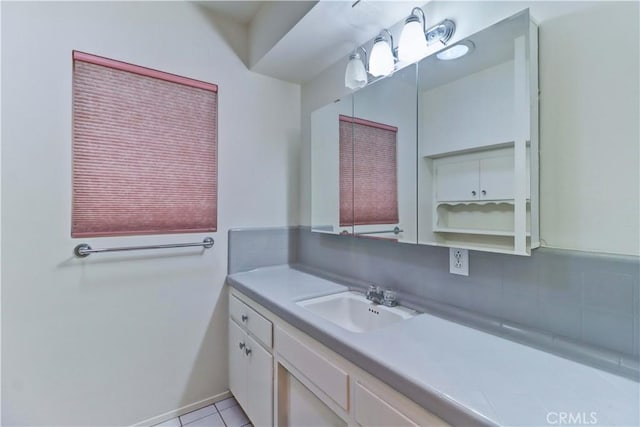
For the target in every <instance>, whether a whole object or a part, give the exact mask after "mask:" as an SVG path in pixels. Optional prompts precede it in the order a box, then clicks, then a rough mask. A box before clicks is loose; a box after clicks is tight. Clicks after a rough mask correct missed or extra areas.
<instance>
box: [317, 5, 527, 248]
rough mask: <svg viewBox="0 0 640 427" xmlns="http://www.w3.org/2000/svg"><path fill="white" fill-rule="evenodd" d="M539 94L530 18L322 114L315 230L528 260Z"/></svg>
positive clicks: (514, 20) (510, 22) (512, 20)
mask: <svg viewBox="0 0 640 427" xmlns="http://www.w3.org/2000/svg"><path fill="white" fill-rule="evenodd" d="M465 51H466V54H464V55H462V56H459V57H457V58H456V56H457V55H458V54H459V52H465ZM537 94H538V77H537V27H536V26H535V24H534V23H533V22H532V21H531V19H530V16H529V12H528V10H525V11H523V12H520V13H518V14H516V15H514V16H511V17H509V18H507V19H505V20H503V21H500V22H498V23H496V24H494V25H492V26H491V27H489V28H486V29H484V30H482V31H480V32H478V33H476V34H473V35H470V36H468V37H466V38H464V39H463V40H460V41H459V42H457V43H455V45H452V46H450V47H449V48H447V49H446V50H441V51H440V52H439V53H438V54H434V55H430V56H428V57H426V58H424V59H423V60H422V61H420V62H419V63H418V64H414V65H411V66H408V67H405V68H403V69H401V70H399V71H396V72H395V73H394V74H393V75H391V76H389V77H386V78H384V79H381V80H378V81H376V82H374V83H371V84H369V85H367V86H366V87H365V88H363V89H361V90H359V91H357V92H355V93H353V94H352V95H350V96H348V97H345V98H344V99H341V100H340V101H339V102H335V103H333V104H330V105H328V106H325V107H323V108H320V109H318V110H317V111H315V112H314V113H312V117H311V119H312V120H311V122H312V124H311V140H312V168H313V171H312V192H313V194H312V229H313V230H314V231H320V232H329V233H340V234H353V235H356V236H366V237H376V238H385V239H393V240H396V241H400V242H406V243H420V244H428V245H438V246H448V247H460V248H468V249H474V250H482V251H490V252H500V253H511V254H518V255H528V254H530V253H531V249H532V248H535V247H537V246H539V243H538V242H539V238H538V97H537Z"/></svg>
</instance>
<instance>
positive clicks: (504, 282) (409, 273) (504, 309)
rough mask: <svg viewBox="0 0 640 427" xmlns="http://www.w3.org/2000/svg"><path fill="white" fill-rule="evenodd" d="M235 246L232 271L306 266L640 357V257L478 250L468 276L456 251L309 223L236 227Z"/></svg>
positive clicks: (418, 302) (427, 303)
mask: <svg viewBox="0 0 640 427" xmlns="http://www.w3.org/2000/svg"><path fill="white" fill-rule="evenodd" d="M229 245H230V248H229V272H230V273H233V272H237V271H243V270H248V269H252V268H257V267H261V266H266V265H275V264H282V263H299V264H302V265H303V266H306V267H308V268H311V269H315V270H321V271H322V272H324V273H326V274H329V275H333V276H337V277H343V278H346V279H349V280H351V281H353V283H359V284H360V285H361V286H365V285H366V284H369V283H374V284H377V285H379V286H383V287H385V288H391V289H395V290H396V291H398V294H399V298H400V300H401V301H403V302H405V303H409V304H410V305H413V306H418V307H420V306H423V307H431V306H433V304H434V303H440V304H444V305H446V306H454V307H458V308H461V309H464V310H466V311H469V312H471V313H469V315H473V313H475V314H477V315H480V316H487V317H489V318H493V319H496V320H497V321H498V322H499V323H501V324H506V325H507V326H508V325H512V326H513V331H514V332H513V335H514V336H517V335H518V334H520V332H519V329H518V325H521V326H522V327H524V328H525V329H529V330H538V331H540V332H542V333H546V334H551V335H552V336H555V337H557V338H558V339H559V340H562V339H566V341H567V342H578V343H582V344H585V345H587V346H593V347H594V348H600V349H602V350H603V351H605V352H606V351H611V352H616V353H622V354H627V355H628V356H630V357H628V358H627V360H628V362H627V364H634V363H636V362H635V361H637V359H638V354H639V351H638V350H639V348H638V347H639V342H638V341H639V338H638V335H639V334H640V325H638V322H639V313H638V312H639V306H640V303H639V302H638V300H639V299H640V262H639V260H638V258H637V257H629V256H611V255H600V254H592V253H583V252H576V251H565V250H555V249H546V248H542V249H536V250H534V251H533V255H532V256H531V257H520V256H511V255H500V254H491V253H483V252H470V260H469V267H470V269H469V276H468V277H464V276H456V275H453V274H450V273H449V272H448V269H449V261H448V258H449V251H448V249H447V248H440V247H433V246H422V245H409V244H402V243H394V242H390V241H384V240H379V239H367V238H353V237H350V236H335V235H327V234H321V233H312V232H311V231H310V230H309V229H308V228H305V227H300V228H290V229H287V228H281V229H254V230H251V229H242V230H232V231H230V233H229ZM287 245H289V246H288V247H287ZM509 327H511V326H509ZM563 337H564V338H563ZM554 339H555V338H554ZM603 354H605V353H603ZM606 357H608V356H606V355H605V356H603V358H606Z"/></svg>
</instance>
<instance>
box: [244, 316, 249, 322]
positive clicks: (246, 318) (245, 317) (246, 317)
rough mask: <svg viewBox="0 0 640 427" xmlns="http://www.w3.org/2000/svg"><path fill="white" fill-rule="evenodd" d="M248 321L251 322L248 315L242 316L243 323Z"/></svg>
mask: <svg viewBox="0 0 640 427" xmlns="http://www.w3.org/2000/svg"><path fill="white" fill-rule="evenodd" d="M247 320H249V316H247V315H246V314H243V315H242V321H243V322H246V321H247Z"/></svg>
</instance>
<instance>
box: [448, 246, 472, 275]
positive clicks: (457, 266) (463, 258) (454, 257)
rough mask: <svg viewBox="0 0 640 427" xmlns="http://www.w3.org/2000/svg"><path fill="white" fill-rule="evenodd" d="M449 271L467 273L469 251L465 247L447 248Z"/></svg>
mask: <svg viewBox="0 0 640 427" xmlns="http://www.w3.org/2000/svg"><path fill="white" fill-rule="evenodd" d="M449 273H452V274H459V275H461V276H468V275H469V251H468V250H467V249H459V248H449Z"/></svg>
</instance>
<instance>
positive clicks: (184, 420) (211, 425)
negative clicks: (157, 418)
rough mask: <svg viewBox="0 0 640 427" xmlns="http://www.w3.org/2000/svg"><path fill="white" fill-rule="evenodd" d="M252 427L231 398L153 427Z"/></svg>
mask: <svg viewBox="0 0 640 427" xmlns="http://www.w3.org/2000/svg"><path fill="white" fill-rule="evenodd" d="M182 426H188V427H243V426H248V427H252V426H251V423H250V422H249V418H247V415H246V414H245V413H244V411H243V410H242V408H240V406H238V402H236V399H235V398H233V397H230V398H228V399H225V400H221V401H220V402H218V403H215V404H213V405H209V406H205V407H204V408H200V409H198V410H196V411H193V412H189V413H188V414H184V415H180V416H179V417H176V418H173V419H171V420H168V421H165V422H163V423H161V424H156V426H155V427H182Z"/></svg>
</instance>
